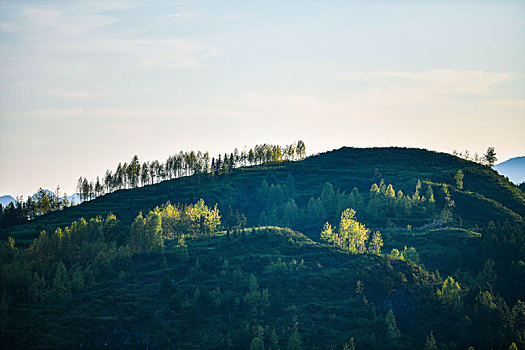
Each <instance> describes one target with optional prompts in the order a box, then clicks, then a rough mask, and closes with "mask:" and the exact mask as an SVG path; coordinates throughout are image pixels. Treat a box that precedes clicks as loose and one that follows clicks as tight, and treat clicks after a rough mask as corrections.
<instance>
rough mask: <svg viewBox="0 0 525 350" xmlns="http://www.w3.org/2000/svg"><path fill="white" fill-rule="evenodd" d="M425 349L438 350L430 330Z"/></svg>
mask: <svg viewBox="0 0 525 350" xmlns="http://www.w3.org/2000/svg"><path fill="white" fill-rule="evenodd" d="M425 350H438V347H437V343H436V338H434V332H432V331H430V334H429V335H428V337H427V341H426V342H425Z"/></svg>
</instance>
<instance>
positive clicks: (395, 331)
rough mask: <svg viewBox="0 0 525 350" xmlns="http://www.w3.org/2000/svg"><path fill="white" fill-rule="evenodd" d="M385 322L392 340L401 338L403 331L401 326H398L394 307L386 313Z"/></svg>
mask: <svg viewBox="0 0 525 350" xmlns="http://www.w3.org/2000/svg"><path fill="white" fill-rule="evenodd" d="M385 322H386V326H387V330H388V337H389V338H390V340H394V341H396V340H398V339H399V338H401V332H400V331H399V328H397V322H396V316H395V315H394V311H393V310H392V309H390V310H389V311H388V312H387V313H386V317H385Z"/></svg>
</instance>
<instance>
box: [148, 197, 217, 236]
mask: <svg viewBox="0 0 525 350" xmlns="http://www.w3.org/2000/svg"><path fill="white" fill-rule="evenodd" d="M150 214H154V215H157V216H158V217H159V218H160V220H161V228H162V237H163V238H164V239H179V238H180V237H181V236H182V235H186V236H198V235H209V234H211V233H213V232H215V231H217V229H218V228H219V226H220V225H221V216H220V215H219V210H218V209H217V205H215V207H213V208H209V207H208V206H206V204H205V203H204V200H203V199H200V200H199V201H198V202H197V203H195V204H188V205H184V206H182V205H172V204H171V203H170V202H169V201H168V202H167V203H166V204H164V205H162V206H161V207H156V208H155V209H154V210H153V211H152V212H151V213H150Z"/></svg>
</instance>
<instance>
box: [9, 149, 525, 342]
mask: <svg viewBox="0 0 525 350" xmlns="http://www.w3.org/2000/svg"><path fill="white" fill-rule="evenodd" d="M268 151H269V152H268ZM286 152H291V151H290V150H288V151H286V150H285V151H283V150H280V151H279V150H277V149H274V148H271V149H270V147H269V146H267V147H262V148H260V147H259V148H257V149H256V150H252V151H251V152H247V154H246V155H245V156H244V157H245V160H244V161H243V160H241V159H242V153H239V152H238V151H237V152H233V153H231V154H225V155H223V156H221V157H219V158H218V159H212V160H211V162H209V163H208V164H209V166H210V169H211V170H210V171H212V172H214V173H215V175H214V176H209V175H208V174H204V173H199V172H198V171H196V170H191V171H190V170H181V171H182V172H183V173H184V174H186V172H187V174H190V173H192V171H193V172H194V173H195V175H193V176H191V177H182V178H178V179H174V180H171V181H165V182H162V183H158V184H155V185H153V186H149V185H147V186H144V187H137V188H133V189H129V190H125V191H124V190H123V191H116V192H114V193H111V194H107V195H105V196H101V197H99V198H97V199H95V200H92V201H90V202H86V203H83V204H82V205H80V206H76V207H72V208H66V209H64V210H61V211H56V212H53V213H49V214H45V215H42V216H38V217H37V218H35V219H34V220H33V221H31V222H30V224H28V225H25V226H12V227H10V228H9V229H8V231H4V235H5V238H6V243H5V244H3V245H2V246H1V247H0V293H1V294H0V344H2V345H1V346H2V347H5V348H78V347H84V348H102V347H108V348H122V347H124V348H221V349H222V348H234V349H249V348H254V349H262V348H265V349H279V348H280V349H287V348H290V349H299V348H304V349H321V348H323V349H324V348H334V349H341V348H344V349H356V348H357V349H361V348H394V349H408V348H410V349H412V348H428V349H437V348H440V349H442V348H443V349H445V348H446V349H464V348H468V347H469V346H474V347H475V348H476V349H484V348H494V349H507V348H509V346H510V345H511V344H513V343H515V344H516V347H517V348H523V347H525V306H524V304H523V302H522V301H521V300H523V299H524V296H525V282H524V281H525V263H524V261H525V226H524V224H523V215H524V214H525V199H524V197H523V193H522V192H521V191H519V189H518V188H517V187H516V186H514V185H512V184H510V183H509V182H508V181H507V180H506V179H504V178H502V177H501V176H499V175H497V174H496V173H495V172H494V171H492V170H491V169H490V168H489V167H486V166H481V165H478V164H475V163H472V162H468V161H465V160H461V159H458V158H456V157H452V156H449V155H445V154H439V153H433V152H428V151H424V150H413V149H349V148H344V149H341V150H338V151H334V152H330V153H326V154H322V155H319V156H314V157H310V158H308V159H306V160H304V161H302V162H294V163H290V162H280V161H279V159H280V158H279V157H285V153H286ZM296 152H298V151H297V150H296ZM296 154H297V153H296ZM188 156H189V158H188V159H189V161H191V159H193V158H192V157H195V158H194V159H205V157H204V155H201V156H198V154H194V155H192V154H191V153H190V154H189V155H188ZM199 157H201V158H199ZM250 157H251V160H250ZM176 159H177V158H173V159H172V161H173V162H176V161H177V160H176ZM243 162H244V163H243ZM268 162H270V163H268ZM249 163H250V164H254V163H264V164H260V165H258V166H256V167H240V168H239V167H237V166H236V165H239V164H240V165H243V164H249ZM139 166H140V169H141V171H144V169H147V171H148V172H147V173H148V174H149V176H150V178H149V179H148V178H147V177H145V178H144V180H141V179H142V173H141V179H137V178H136V175H133V174H136V171H137V169H138V168H139ZM172 166H174V165H172ZM120 169H121V170H120V173H121V174H122V176H124V174H127V175H126V176H128V178H129V179H131V180H129V181H131V182H129V183H128V184H127V185H126V186H127V187H136V186H138V184H137V181H138V182H140V181H143V182H144V185H146V184H147V183H148V181H150V182H157V181H159V179H162V178H163V176H166V175H163V174H165V173H166V171H167V170H166V169H168V171H169V169H171V168H170V166H168V167H167V168H166V165H161V164H160V163H159V164H155V163H149V164H142V165H139V163H138V159H137V160H135V161H134V160H132V161H131V162H130V163H129V164H124V165H120ZM130 169H131V170H130ZM152 169H153V170H152ZM195 169H197V168H195ZM457 169H462V172H463V174H464V178H463V180H464V183H463V188H462V189H461V188H460V187H461V186H458V182H457V178H456V179H454V176H455V175H457V173H458V171H457ZM133 176H135V178H134V177H133ZM173 176H178V175H173ZM151 177H154V178H155V180H154V181H152V180H151ZM133 179H134V180H133ZM418 179H419V180H418ZM126 181H127V180H126ZM82 185H84V181H83V180H82ZM94 186H95V187H96V183H95V185H94ZM87 188H88V191H89V183H88V184H87ZM200 197H202V198H204V199H205V200H206V202H208V203H210V202H211V203H214V202H215V201H216V202H217V203H218V206H217V207H214V208H211V207H207V206H206V205H205V204H204V203H205V202H204V201H197V199H198V198H200ZM168 200H172V201H173V202H174V203H177V202H179V203H182V204H179V205H171V204H170V203H169V202H168V203H166V201H168ZM162 203H166V204H163V205H161V204H162ZM159 205H160V206H159ZM219 208H221V209H222V210H221V214H219ZM347 209H348V210H347ZM351 209H353V210H354V212H353V215H348V213H352V210H351ZM15 210H16V208H15ZM109 212H114V213H116V215H117V216H115V215H109V216H107V217H106V218H102V217H101V216H99V215H101V214H107V213H109ZM140 212H143V213H144V214H139V213H140ZM4 213H5V211H4ZM344 213H347V215H343V218H344V219H345V220H346V221H345V222H343V223H342V224H341V222H340V221H339V219H340V218H341V216H342V215H341V214H344ZM81 216H85V217H88V218H89V217H91V218H92V219H89V220H84V219H80V218H79V217H81ZM117 217H118V218H119V219H122V221H119V220H117ZM73 220H74V222H73V223H72V224H71V223H70V222H71V221H73ZM352 220H353V221H352ZM327 221H330V222H334V223H337V222H339V225H338V226H337V227H335V226H334V227H331V226H325V230H326V231H327V232H329V231H330V230H331V234H330V235H328V236H330V237H333V238H334V239H333V241H334V243H335V242H337V241H341V243H342V244H341V245H340V246H342V247H344V248H345V249H340V248H339V247H334V246H328V245H324V244H321V243H319V242H316V241H318V240H319V232H320V231H321V229H322V227H323V224H324V223H326V222H327ZM491 221H492V222H491ZM359 222H362V223H364V225H366V226H367V227H372V228H375V229H376V230H380V231H381V235H379V233H377V235H376V234H375V233H373V231H368V230H367V229H366V228H365V227H364V226H362V227H360V226H359V225H357V224H358V223H359ZM258 223H261V224H264V225H276V224H278V225H283V226H288V227H291V228H294V229H301V230H303V229H304V231H305V233H306V234H308V235H309V236H310V237H314V239H315V240H312V239H310V238H308V237H307V236H305V235H303V234H301V233H298V232H297V231H293V230H292V229H288V228H278V227H275V226H264V227H252V226H253V225H255V224H258ZM354 224H356V225H357V228H358V230H357V231H358V232H366V239H364V235H363V236H362V237H361V238H360V240H357V239H356V240H355V242H354V240H353V238H352V237H354V236H353V235H351V234H347V235H346V236H345V235H340V237H339V238H338V236H336V234H340V233H341V232H342V233H345V232H346V233H349V232H354V231H352V230H350V227H351V226H352V225H354ZM58 226H61V227H64V229H60V228H57V227H58ZM354 226H355V225H354ZM479 227H482V228H481V229H480V228H479ZM359 228H361V229H362V230H359ZM43 229H46V231H43V232H42V233H41V234H40V236H39V237H38V238H37V239H36V240H34V241H33V242H32V240H33V238H34V237H35V233H37V234H38V233H40V232H41V231H42V230H43ZM341 229H342V231H341ZM222 230H224V231H222ZM11 235H12V236H13V237H14V239H15V240H16V244H15V240H13V239H8V236H11ZM341 237H343V238H344V237H346V238H344V239H342V238H341ZM350 238H352V239H350ZM30 242H32V243H31V244H29V243H30ZM381 244H383V251H385V252H391V253H390V254H388V255H385V254H383V255H381ZM336 245H338V244H336ZM338 246H339V245H338ZM403 247H404V248H403ZM349 248H352V249H349ZM348 250H351V251H353V252H358V253H360V254H354V253H352V252H349V251H348ZM440 276H448V277H447V278H441V277H440ZM64 310H67V311H68V312H64Z"/></svg>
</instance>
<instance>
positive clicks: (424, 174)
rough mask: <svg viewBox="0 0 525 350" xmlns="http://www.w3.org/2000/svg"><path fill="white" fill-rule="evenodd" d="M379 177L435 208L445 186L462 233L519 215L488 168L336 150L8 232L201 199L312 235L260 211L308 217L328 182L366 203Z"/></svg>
mask: <svg viewBox="0 0 525 350" xmlns="http://www.w3.org/2000/svg"><path fill="white" fill-rule="evenodd" d="M458 170H462V171H463V173H464V174H465V176H464V180H463V182H464V188H463V189H462V190H459V189H457V188H455V182H454V175H455V174H456V172H457V171H458ZM381 179H383V180H384V182H385V184H392V185H393V187H394V189H395V191H398V190H402V191H403V193H405V194H407V195H412V194H413V192H414V190H415V186H416V184H417V181H418V180H421V181H422V182H423V185H424V186H426V185H425V184H426V183H428V184H431V186H432V188H433V192H434V196H435V200H436V208H437V210H440V209H441V208H442V207H443V206H444V195H443V193H442V192H441V190H440V188H441V186H440V184H442V183H447V184H449V185H450V186H449V187H450V188H451V189H452V197H453V200H455V202H456V209H455V210H456V215H457V216H459V217H461V219H462V221H463V225H466V226H468V227H474V226H476V225H478V226H486V225H487V224H488V222H489V221H491V220H492V221H494V222H496V221H499V222H501V223H503V222H504V221H505V220H506V219H509V220H512V221H516V220H517V221H520V220H522V218H523V216H525V196H524V194H523V192H521V191H520V190H519V189H518V188H517V187H516V186H514V185H513V184H512V183H510V182H509V181H508V180H507V179H505V178H504V177H502V176H499V175H498V174H497V173H496V172H495V171H493V170H492V169H490V168H488V167H486V166H482V165H479V164H477V163H473V162H470V161H466V160H463V159H460V158H457V157H454V156H451V155H449V154H445V153H437V152H432V151H427V150H422V149H408V148H366V149H359V148H342V149H339V150H335V151H331V152H327V153H323V154H319V155H316V156H312V157H309V158H307V159H306V160H304V161H298V162H283V163H278V164H273V165H263V166H254V167H244V168H239V169H235V170H234V172H233V173H232V174H228V175H222V176H214V177H212V176H209V175H208V174H201V175H194V176H190V177H182V178H178V179H173V180H169V181H164V182H161V183H159V184H155V185H147V186H144V187H141V188H134V189H127V190H119V191H116V192H113V193H110V194H107V195H104V196H102V197H99V198H96V199H95V200H92V201H89V202H84V203H82V204H81V205H79V206H74V207H71V208H66V209H64V210H62V211H58V212H53V213H50V214H47V215H44V216H42V217H39V218H37V219H36V220H34V222H31V223H30V224H28V225H22V226H18V227H11V228H9V229H8V232H9V233H8V234H10V235H13V236H14V237H15V238H17V240H22V241H23V240H27V239H31V237H35V236H36V235H37V234H38V233H39V232H40V231H41V230H42V229H47V230H54V228H55V227H57V226H64V225H67V224H68V223H70V222H71V221H73V220H75V219H77V218H80V217H94V216H95V215H105V214H108V213H114V214H115V215H117V216H118V217H119V218H120V219H121V220H122V222H123V223H124V224H126V225H129V224H130V223H131V220H132V219H133V218H134V217H135V216H136V215H137V214H138V213H139V212H140V211H147V210H150V209H152V208H154V207H155V206H157V205H159V204H162V203H164V202H166V201H168V200H169V201H171V202H173V203H190V202H195V201H197V200H198V199H199V198H203V199H204V200H205V201H206V202H212V203H218V206H219V209H220V210H221V211H222V212H223V213H224V212H226V211H227V209H228V207H229V206H231V207H232V208H233V210H235V209H237V210H239V211H240V212H241V213H243V214H244V215H245V216H246V218H247V220H248V222H247V224H248V225H257V224H280V225H282V224H285V226H290V227H292V228H294V229H298V230H301V231H303V232H305V233H306V234H308V235H311V237H315V235H317V234H318V232H319V230H320V228H321V227H322V225H323V222H305V220H296V221H297V223H294V222H290V220H288V222H283V220H281V218H276V219H274V220H273V221H272V219H271V218H270V219H268V220H264V219H261V213H262V212H265V216H266V217H269V216H270V212H271V211H275V210H278V209H279V207H281V206H284V205H285V204H286V203H287V202H288V201H289V200H290V199H293V201H294V202H295V204H296V205H297V206H298V208H299V210H303V211H304V213H306V211H307V205H308V201H309V199H310V198H316V197H318V196H320V194H321V192H322V190H323V185H324V184H325V183H327V182H328V183H331V184H332V185H333V188H334V191H337V190H340V191H341V192H342V191H344V192H345V193H346V194H349V193H350V192H351V191H352V189H353V188H354V187H356V188H357V189H358V191H359V193H360V194H361V195H362V196H363V197H364V198H365V200H366V199H367V198H368V194H369V190H370V187H371V186H372V184H373V183H378V184H379V182H380V180H381ZM263 180H264V181H265V182H266V183H267V184H268V185H269V186H270V187H271V186H272V185H274V186H277V185H280V186H281V190H282V191H280V192H282V193H277V194H276V195H277V197H276V196H275V195H274V193H273V192H272V193H270V192H271V191H272V189H271V188H270V189H268V196H267V197H268V198H260V196H259V194H260V189H261V187H262V186H263ZM284 187H286V190H284ZM422 191H424V188H422ZM357 211H358V217H359V218H360V219H361V220H363V221H364V222H365V223H366V224H368V225H369V226H372V227H383V226H384V225H386V224H387V223H385V221H384V220H383V221H381V220H379V219H377V218H374V217H370V215H366V214H365V212H364V210H357ZM328 214H329V215H328V217H325V218H323V219H325V220H326V219H327V218H328V219H330V220H335V219H337V217H338V216H339V215H340V212H339V213H337V212H336V211H334V213H333V214H330V213H328ZM305 215H306V214H305ZM383 217H384V215H383ZM389 220H390V221H391V222H393V223H394V224H396V225H398V226H401V227H403V226H406V225H407V224H411V225H412V226H414V227H417V226H422V225H425V224H429V223H430V222H432V220H433V217H431V216H428V217H424V216H419V217H416V216H414V217H413V218H395V217H391V218H389Z"/></svg>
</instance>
